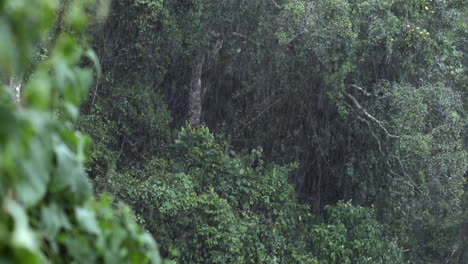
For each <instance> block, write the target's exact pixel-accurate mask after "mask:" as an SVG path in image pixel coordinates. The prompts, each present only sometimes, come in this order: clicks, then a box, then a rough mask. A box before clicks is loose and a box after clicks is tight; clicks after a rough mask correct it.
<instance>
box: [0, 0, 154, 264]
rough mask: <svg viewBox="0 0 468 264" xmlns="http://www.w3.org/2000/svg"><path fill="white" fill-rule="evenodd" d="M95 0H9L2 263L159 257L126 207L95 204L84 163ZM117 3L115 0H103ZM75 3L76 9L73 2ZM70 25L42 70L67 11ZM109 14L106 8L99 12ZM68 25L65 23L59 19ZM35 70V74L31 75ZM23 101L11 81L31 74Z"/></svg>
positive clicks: (3, 5) (3, 64)
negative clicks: (82, 120)
mask: <svg viewBox="0 0 468 264" xmlns="http://www.w3.org/2000/svg"><path fill="white" fill-rule="evenodd" d="M90 3H91V1H81V0H75V1H58V0H57V1H54V0H37V1H24V0H11V1H0V38H1V39H2V41H0V80H1V81H2V85H1V88H0V89H1V90H0V91H1V92H0V94H1V96H0V262H2V263H27V264H30V263H159V262H160V258H159V255H158V249H157V247H156V243H155V241H154V240H153V239H152V237H151V236H150V235H149V234H148V233H145V232H144V231H142V230H141V228H140V227H139V226H138V225H137V224H136V223H135V222H134V220H133V216H132V213H131V211H130V210H129V209H128V208H126V207H125V206H121V205H119V208H118V209H117V208H114V206H113V205H112V202H111V199H110V198H107V197H106V198H104V199H103V200H101V201H95V200H93V197H92V189H91V184H90V181H89V179H88V176H87V175H86V173H85V171H84V167H83V162H85V161H86V160H88V159H89V158H88V154H89V149H88V148H89V138H88V137H86V136H84V135H81V134H80V133H78V132H75V131H74V129H73V123H74V120H76V119H77V117H78V113H79V111H78V107H79V104H80V102H81V100H82V99H83V98H84V96H85V95H86V93H87V89H88V87H89V86H90V85H91V83H92V81H93V72H92V70H91V69H87V68H82V67H80V66H79V64H80V63H81V61H82V60H83V58H84V56H87V57H88V58H90V59H91V60H92V61H93V62H94V64H95V68H96V69H97V70H98V71H99V65H98V62H97V60H96V57H95V55H93V54H94V53H93V52H92V51H90V50H87V49H84V48H82V39H81V36H80V35H79V34H78V33H80V32H83V30H85V28H86V26H87V22H88V21H89V18H90V15H91V14H90V13H88V7H89V6H88V5H89V4H90ZM99 3H100V4H102V5H107V4H108V1H99ZM69 4H70V6H69ZM63 9H66V10H65V12H64V13H65V20H64V21H65V24H66V25H65V29H64V30H62V31H60V32H58V37H57V39H56V41H52V44H51V45H53V47H52V49H51V50H52V52H51V53H50V55H49V56H45V57H44V58H42V60H40V61H39V62H38V65H34V67H33V64H34V63H33V62H32V60H33V58H34V56H35V55H36V54H37V50H38V49H39V46H40V45H41V44H42V43H44V42H46V41H48V38H50V37H51V36H50V35H49V34H51V33H50V32H51V31H52V30H57V29H56V27H55V26H54V25H55V23H56V22H57V21H56V17H57V14H58V13H59V12H60V10H63ZM98 14H99V16H101V19H102V17H103V16H104V13H103V11H102V10H101V11H98ZM58 23H60V22H58ZM30 71H31V72H30ZM23 74H25V76H24V78H23V79H24V82H25V83H24V85H23V87H24V89H23V91H21V97H20V99H19V101H16V98H15V96H14V92H13V91H12V88H11V87H9V86H8V81H9V79H10V78H12V77H15V76H18V75H23Z"/></svg>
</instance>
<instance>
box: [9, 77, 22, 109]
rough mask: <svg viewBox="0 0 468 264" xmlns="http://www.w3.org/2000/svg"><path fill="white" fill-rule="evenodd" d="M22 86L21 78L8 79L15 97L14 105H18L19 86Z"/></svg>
mask: <svg viewBox="0 0 468 264" xmlns="http://www.w3.org/2000/svg"><path fill="white" fill-rule="evenodd" d="M22 85H23V78H22V77H18V76H13V77H11V78H10V87H11V89H13V92H14V94H15V97H16V103H17V104H19V103H20V97H21V86H22Z"/></svg>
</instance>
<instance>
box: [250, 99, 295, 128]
mask: <svg viewBox="0 0 468 264" xmlns="http://www.w3.org/2000/svg"><path fill="white" fill-rule="evenodd" d="M284 97H286V96H283V97H281V98H280V99H278V100H276V101H275V102H274V103H272V104H270V105H269V106H268V107H266V108H265V109H264V110H263V111H262V112H260V114H258V115H257V116H256V117H254V118H253V119H252V120H250V122H249V123H247V124H246V125H245V127H248V126H249V125H250V124H252V123H253V122H254V121H255V120H257V119H258V118H259V117H260V116H262V115H263V114H264V113H266V112H267V111H268V110H269V109H270V108H272V107H273V106H274V105H276V104H277V103H279V102H281V100H283V99H284Z"/></svg>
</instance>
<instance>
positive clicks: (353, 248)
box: [313, 202, 403, 263]
mask: <svg viewBox="0 0 468 264" xmlns="http://www.w3.org/2000/svg"><path fill="white" fill-rule="evenodd" d="M325 211H326V213H327V215H328V217H327V221H325V222H324V223H322V224H319V225H316V226H314V228H313V240H314V253H315V256H317V258H318V259H319V260H320V263H403V259H402V254H401V253H402V252H401V250H400V249H399V248H398V247H397V246H396V244H395V243H394V242H390V241H388V240H387V239H385V235H384V229H383V226H382V225H380V224H379V223H378V222H377V220H376V218H375V215H374V212H373V210H372V209H370V208H364V207H360V206H353V205H352V204H351V203H350V202H347V203H344V202H339V203H338V204H337V205H336V206H326V207H325Z"/></svg>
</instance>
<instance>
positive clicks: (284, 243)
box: [108, 127, 401, 263]
mask: <svg viewBox="0 0 468 264" xmlns="http://www.w3.org/2000/svg"><path fill="white" fill-rule="evenodd" d="M261 155H262V154H261V150H253V151H252V152H251V153H250V154H249V155H238V154H236V153H234V152H233V151H231V150H229V148H228V147H227V146H224V145H222V144H219V143H217V140H215V138H214V137H213V135H212V134H211V133H210V132H209V131H208V129H207V128H206V127H201V128H199V129H194V128H192V127H186V128H183V129H182V130H181V132H180V134H179V137H178V139H177V140H176V143H175V144H174V145H173V146H172V151H171V152H170V154H169V157H168V158H167V159H162V158H159V159H158V158H155V159H154V160H153V161H151V162H149V163H148V164H147V166H146V167H145V168H144V169H141V170H137V171H136V170H129V171H128V172H126V173H120V174H119V173H115V174H113V175H112V178H110V179H109V182H110V184H109V185H108V187H109V188H110V190H111V191H112V192H113V193H116V195H117V196H118V197H119V198H120V199H122V200H124V201H126V202H128V203H129V204H131V206H132V207H133V208H135V210H136V211H137V213H138V214H139V216H140V217H141V218H142V220H143V222H144V224H145V226H146V228H147V229H148V230H150V231H151V232H152V233H153V234H155V235H156V236H157V237H158V238H159V239H160V242H161V243H162V245H164V246H163V247H162V253H163V254H165V255H167V256H168V257H171V258H173V259H174V260H176V261H177V262H178V263H179V262H180V263H319V262H318V260H320V261H321V262H320V263H399V262H401V253H400V251H399V249H398V248H397V247H396V246H395V245H394V244H393V243H391V242H388V240H387V239H386V238H385V236H384V233H383V230H382V226H380V225H379V224H378V222H377V221H376V220H375V217H374V215H373V212H372V210H371V209H365V208H361V207H353V206H351V205H350V204H341V203H340V204H338V205H337V207H336V208H334V207H330V208H329V209H327V210H329V212H330V217H329V223H327V224H319V225H314V223H313V219H312V216H311V215H310V213H309V212H310V208H309V207H308V206H305V205H301V204H300V203H299V202H298V201H297V200H296V195H295V191H294V188H293V186H292V185H291V184H289V182H288V181H289V174H290V172H291V170H292V169H294V168H295V167H296V166H295V165H291V166H278V165H270V166H267V165H265V164H263V161H262V156H261ZM316 257H317V259H316ZM342 261H343V262H342ZM346 261H348V262H346ZM379 261H380V262H379Z"/></svg>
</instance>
